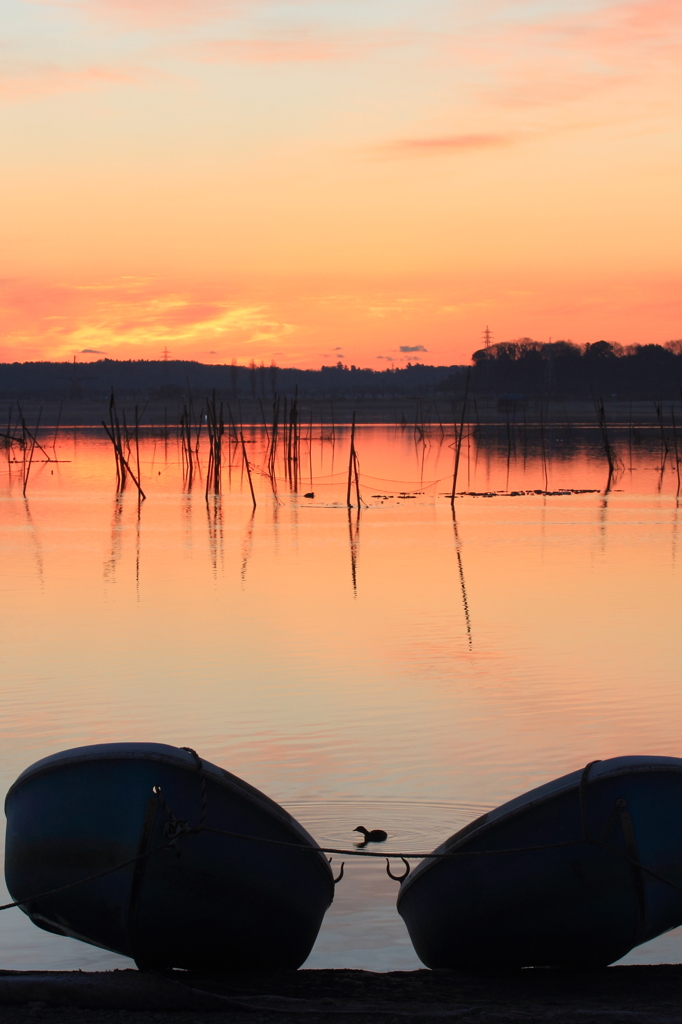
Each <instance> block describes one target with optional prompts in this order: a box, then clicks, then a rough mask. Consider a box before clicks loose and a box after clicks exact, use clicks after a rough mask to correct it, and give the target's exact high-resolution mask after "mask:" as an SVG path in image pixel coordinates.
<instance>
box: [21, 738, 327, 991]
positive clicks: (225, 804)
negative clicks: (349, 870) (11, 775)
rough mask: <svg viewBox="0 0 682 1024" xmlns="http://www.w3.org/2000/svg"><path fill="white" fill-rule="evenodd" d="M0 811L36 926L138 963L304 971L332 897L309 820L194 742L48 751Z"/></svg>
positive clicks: (24, 903) (25, 906)
mask: <svg viewBox="0 0 682 1024" xmlns="http://www.w3.org/2000/svg"><path fill="white" fill-rule="evenodd" d="M5 811H6V814H7V842H6V852H5V875H6V879H7V886H8V888H9V891H10V893H11V895H12V899H13V900H15V901H17V902H19V903H20V904H21V909H22V910H23V911H25V913H26V914H28V916H29V917H30V918H31V920H32V921H33V922H34V924H37V925H38V926H39V927H40V928H44V929H45V930H46V931H50V932H56V933H57V934H59V935H68V936H71V937H72V938H75V939H81V940H82V941H84V942H89V943H91V944H93V945H95V946H101V947H103V948H104V949H109V950H113V951H114V952H116V953H121V954H123V955H124V956H129V957H132V958H133V959H134V960H135V961H136V962H137V964H138V966H139V967H141V968H145V969H156V968H168V967H179V968H186V969H197V970H198V969H201V970H213V971H226V970H232V969H242V970H245V969H246V970H257V969H260V970H272V969H279V968H297V967H300V965H301V964H302V963H303V961H304V960H305V959H306V957H307V956H308V954H309V953H310V950H311V948H312V946H313V943H314V941H315V938H316V936H317V933H318V931H319V928H320V925H321V923H322V919H323V917H324V914H325V911H326V909H327V907H328V906H329V904H330V903H331V902H332V899H333V897H334V879H333V876H332V872H331V868H330V866H329V863H328V861H327V858H326V857H325V856H324V854H323V853H322V852H321V851H320V850H319V848H318V846H317V844H316V843H315V841H314V839H313V838H312V837H311V836H310V835H309V834H308V833H307V832H306V831H305V829H304V828H303V827H302V826H301V825H299V823H298V822H297V821H295V820H294V819H293V818H292V817H291V815H289V814H288V813H287V812H286V811H285V810H284V809H283V808H282V807H280V806H279V805H278V804H276V803H275V802H274V801H273V800H270V799H269V798H268V797H267V796H265V795H264V794H263V793H260V792H259V791H258V790H256V789H254V788H253V787H252V786H250V785H248V783H246V782H244V781H243V780H242V779H239V778H237V777H236V776H235V775H231V774H230V773H229V772H227V771H224V770H223V769H222V768H218V767H217V766H216V765H214V764H211V763H210V762H209V761H204V760H201V759H199V757H198V756H197V755H196V754H195V753H194V751H191V750H189V749H185V748H182V749H181V748H177V747H172V746H166V745H165V744H160V743H106V744H99V745H97V746H88V747H77V748H75V749H73V750H66V751H63V752H62V753H59V754H54V755H53V756H51V757H46V758H44V759H43V760H42V761H38V762H36V764H34V765H32V766H31V767H30V768H27V769H26V771H25V772H23V774H22V775H20V776H19V778H18V779H17V781H16V782H15V783H14V785H13V786H12V788H11V789H10V791H9V793H8V794H7V799H6V803H5ZM221 833H233V834H232V835H226V834H221ZM248 837H252V838H248ZM119 865H124V866H123V867H120V866H119ZM112 869H113V870H112ZM84 879H86V881H83V880H84ZM73 883H78V884H73ZM65 887H66V888H65ZM52 890H55V891H54V892H52ZM41 893H42V894H43V895H39V894H41ZM45 894H47V895H45ZM32 897H35V898H32Z"/></svg>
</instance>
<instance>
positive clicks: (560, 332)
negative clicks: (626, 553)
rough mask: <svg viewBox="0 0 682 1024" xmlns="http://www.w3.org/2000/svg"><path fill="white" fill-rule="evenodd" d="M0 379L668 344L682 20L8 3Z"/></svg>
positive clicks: (145, 0)
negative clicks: (108, 362)
mask: <svg viewBox="0 0 682 1024" xmlns="http://www.w3.org/2000/svg"><path fill="white" fill-rule="evenodd" d="M1 32H2V34H1V36H0V117H1V118H2V138H3V147H2V148H3V159H2V162H1V164H0V184H1V187H2V210H3V212H2V219H1V225H2V226H1V229H0V238H1V243H2V244H1V247H0V256H1V260H2V266H1V267H0V278H1V283H2V292H1V293H0V309H1V330H0V359H2V360H33V359H45V358H47V359H72V358H73V357H74V355H75V356H76V357H77V358H78V359H79V360H87V359H96V358H101V357H102V354H106V355H107V356H109V357H112V358H126V359H128V358H160V357H161V354H162V352H163V350H164V348H167V349H168V350H169V352H170V357H171V358H196V359H199V360H201V361H204V362H229V361H231V360H232V359H233V358H236V359H237V361H238V362H240V363H248V362H250V361H251V360H252V359H253V360H255V361H256V362H260V361H265V362H266V363H269V362H270V361H271V360H275V361H276V362H277V363H278V364H279V365H282V366H292V365H293V366H302V367H318V366H320V365H321V364H322V363H330V362H335V361H336V360H337V359H338V358H340V357H341V358H343V359H344V361H345V362H347V363H356V364H358V365H361V366H370V367H373V368H376V369H380V368H385V367H386V366H389V365H391V363H393V364H395V365H401V364H403V363H404V362H405V361H406V360H407V359H410V358H412V359H414V358H415V353H414V352H412V353H409V352H408V351H407V350H408V349H410V348H411V349H415V348H416V347H417V346H421V348H419V349H418V351H417V352H416V357H417V358H421V359H422V361H424V362H429V363H456V362H464V361H467V360H468V358H469V356H470V354H471V352H472V351H473V350H474V349H475V348H478V347H479V346H480V344H481V335H482V331H483V329H484V328H485V326H486V324H489V325H490V327H491V329H492V330H493V332H494V339H495V340H496V341H502V340H507V339H509V338H516V337H519V336H524V335H527V336H531V337H534V338H537V339H539V340H547V339H548V338H550V337H552V338H554V339H558V338H571V339H572V340H574V341H576V342H581V343H583V342H587V341H595V340H598V339H599V338H607V339H609V340H614V341H619V342H621V343H624V344H630V343H635V342H665V341H667V340H669V339H673V338H680V337H682V296H681V292H680V270H681V269H682V268H681V263H682V260H681V244H682V242H681V240H682V204H681V203H680V182H681V181H682V116H681V111H680V106H681V102H682V90H681V86H682V4H680V3H679V0H638V2H619V0H616V2H613V0H612V2H599V0H528V2H526V0H361V2H358V0H298V2H289V0H42V2H41V0H6V2H5V5H4V14H3V23H2V30H1Z"/></svg>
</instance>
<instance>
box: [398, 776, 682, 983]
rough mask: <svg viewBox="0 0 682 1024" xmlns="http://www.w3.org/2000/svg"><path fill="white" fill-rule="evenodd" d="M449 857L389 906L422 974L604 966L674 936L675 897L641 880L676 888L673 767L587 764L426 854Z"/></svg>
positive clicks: (681, 855)
mask: <svg viewBox="0 0 682 1024" xmlns="http://www.w3.org/2000/svg"><path fill="white" fill-rule="evenodd" d="M581 782H582V785H581ZM533 847H540V848H539V849H532V848H533ZM490 851H513V852H504V853H497V854H496V853H494V852H493V853H491V852H490ZM516 851H518V852H516ZM454 852H457V853H459V854H461V855H462V856H456V857H453V858H452V859H441V860H432V861H425V862H423V863H422V864H420V865H419V867H418V868H417V869H416V870H415V871H413V873H412V875H410V876H409V877H408V879H406V881H404V882H403V883H402V885H401V891H400V893H399V896H398V911H399V913H400V914H401V916H402V917H403V919H404V920H405V923H406V925H407V928H408V931H409V933H410V937H411V939H412V942H413V944H414V947H415V949H416V951H417V954H418V955H419V957H420V959H421V960H422V961H423V962H424V963H425V964H426V965H427V967H432V968H460V969H488V968H498V969H499V968H512V967H529V966H573V967H601V966H605V965H606V964H609V963H613V961H615V960H618V959H620V957H622V956H624V955H625V954H626V953H627V952H628V951H629V950H630V949H632V948H633V947H634V946H636V945H639V944H640V943H642V942H645V941H647V940H648V939H651V938H654V937H655V936H656V935H659V934H660V933H661V932H664V931H666V930H668V929H669V928H673V927H675V926H677V925H680V924H682V891H680V890H678V889H676V888H674V887H673V886H670V885H667V884H665V883H664V882H663V881H661V880H659V879H657V878H655V877H653V876H652V875H651V874H649V873H647V871H645V870H642V866H643V867H644V868H647V869H650V870H651V871H653V872H655V873H656V874H657V875H660V876H661V877H662V878H664V879H667V880H669V881H670V882H672V883H674V885H675V886H679V887H682V760H680V759H677V758H663V757H623V758H613V759H611V760H609V761H601V762H598V763H595V764H594V766H593V767H592V768H591V769H590V770H589V772H588V774H587V775H586V776H584V775H583V772H580V771H578V772H574V773H572V774H571V775H568V776H565V777H564V778H562V779H557V780H556V781H555V782H553V783H549V784H548V785H546V786H542V787H540V788H539V789H537V790H533V791H531V792H530V793H527V794H525V795H524V796H522V797H519V798H518V799H517V800H513V801H511V802H510V803H509V804H505V805H503V806H502V807H499V808H497V810H495V811H492V812H490V814H488V815H484V816H483V817H482V818H479V819H478V820H477V821H476V822H473V823H472V824H470V825H468V826H467V827H466V828H464V829H462V830H461V831H460V832H458V833H455V835H453V836H451V837H450V839H448V840H447V841H446V842H445V843H443V845H442V846H441V847H439V848H438V850H435V851H434V853H441V854H442V853H454Z"/></svg>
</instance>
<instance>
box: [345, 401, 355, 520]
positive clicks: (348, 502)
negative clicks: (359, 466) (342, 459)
mask: <svg viewBox="0 0 682 1024" xmlns="http://www.w3.org/2000/svg"><path fill="white" fill-rule="evenodd" d="M354 455H355V411H353V422H352V424H351V428H350V455H349V458H348V487H347V490H346V505H347V506H348V508H352V507H353V504H352V502H351V500H350V491H351V487H352V485H353V464H354V461H355V460H354Z"/></svg>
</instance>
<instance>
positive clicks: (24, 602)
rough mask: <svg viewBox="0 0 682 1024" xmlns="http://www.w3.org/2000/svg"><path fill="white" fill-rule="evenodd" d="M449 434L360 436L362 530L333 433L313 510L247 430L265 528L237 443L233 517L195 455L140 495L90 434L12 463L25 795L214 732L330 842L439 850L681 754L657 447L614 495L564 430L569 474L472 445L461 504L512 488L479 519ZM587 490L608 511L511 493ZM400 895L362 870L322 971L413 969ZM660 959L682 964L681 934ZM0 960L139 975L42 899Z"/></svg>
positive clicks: (7, 739)
mask: <svg viewBox="0 0 682 1024" xmlns="http://www.w3.org/2000/svg"><path fill="white" fill-rule="evenodd" d="M305 436H306V435H305V432H304V438H305ZM427 440H428V443H426V444H425V443H422V442H421V441H420V439H419V438H418V437H417V438H415V434H414V431H412V430H405V431H399V430H396V429H395V428H376V427H375V428H359V430H358V435H357V446H358V453H359V459H360V469H361V489H362V495H363V498H364V500H365V501H366V503H367V507H366V508H364V507H363V509H362V511H361V513H360V516H359V517H358V514H357V510H356V509H353V510H352V512H351V514H350V516H349V513H348V510H347V509H346V508H344V503H345V496H346V473H347V465H348V431H347V429H346V430H339V428H337V430H336V438H335V442H334V443H332V441H331V439H330V437H329V433H328V428H325V435H324V439H323V440H320V435H319V430H315V431H313V444H312V448H311V451H310V452H309V451H308V448H307V444H306V443H304V444H303V445H302V449H301V462H300V466H301V479H300V485H299V494H298V495H296V494H292V493H291V488H290V487H289V486H287V485H286V484H285V481H284V479H283V476H282V474H281V466H280V476H279V480H278V485H277V494H278V497H277V499H276V498H275V497H274V495H273V490H272V487H271V482H270V480H269V479H268V477H267V475H264V467H265V458H264V454H265V453H264V438H263V436H262V435H261V434H260V433H259V432H251V433H249V434H248V436H247V442H248V444H247V449H248V451H249V459H250V462H251V463H252V470H253V478H254V485H255V488H256V493H257V500H258V506H257V508H256V510H255V512H254V511H253V509H252V507H251V499H250V494H249V490H248V484H247V481H246V479H245V475H244V472H243V464H242V461H241V455H240V453H239V452H238V451H237V450H236V448H235V446H232V448H231V462H232V465H231V467H230V466H226V467H225V469H224V472H223V486H224V494H223V496H222V498H215V497H210V498H209V500H208V502H207V501H206V500H205V494H204V483H203V479H202V477H201V476H200V475H197V476H196V477H195V480H194V482H193V488H192V490H191V491H189V492H188V489H187V486H186V481H185V482H183V478H182V471H181V463H180V457H179V451H178V447H177V444H176V441H175V440H174V439H169V440H168V441H167V442H166V443H164V440H163V438H162V437H157V438H148V439H145V440H144V442H143V445H142V453H141V455H142V458H141V461H142V476H143V483H144V486H145V491H146V493H147V495H148V498H147V501H146V502H143V503H142V505H141V507H138V503H137V500H136V497H135V494H134V492H133V491H132V490H129V491H128V492H127V493H125V494H124V495H123V496H122V497H121V496H116V495H115V494H114V481H115V476H114V466H113V458H112V456H111V452H110V450H109V448H108V447H107V445H105V444H104V443H103V442H102V441H101V440H100V439H97V438H95V437H94V436H93V435H92V434H91V433H89V432H87V431H62V432H61V434H60V437H59V440H58V444H57V448H56V451H57V454H58V456H59V458H60V460H65V461H60V462H58V463H56V464H45V463H37V464H36V466H34V467H33V469H32V474H31V478H30V483H29V487H28V497H27V500H26V501H24V499H23V498H22V494H21V490H22V488H21V472H20V466H16V465H15V466H12V465H10V464H7V465H6V466H5V468H4V469H3V470H2V473H3V476H2V478H1V484H0V508H1V509H2V514H1V516H0V546H1V549H2V550H1V561H0V564H1V566H2V568H1V569H0V586H2V592H3V609H4V616H3V618H4V623H3V625H4V634H5V643H4V644H3V649H2V655H1V656H0V657H1V659H2V700H3V719H2V720H3V744H2V752H1V754H0V768H1V771H2V782H3V784H4V787H5V789H6V788H7V787H8V786H9V784H10V783H11V782H12V780H13V779H14V778H15V777H16V775H18V774H19V772H20V771H21V770H22V769H23V768H24V767H26V765H28V764H29V763H31V762H32V761H34V760H36V759H37V758H39V757H42V756H44V755H45V754H48V753H50V752H52V751H55V750H59V749H62V748H65V747H69V746H75V745H78V744H82V743H87V742H93V741H94V742H102V741H108V740H117V739H133V740H149V739H152V740H159V741H163V742H169V743H174V744H178V745H183V744H189V745H191V746H194V747H196V748H197V749H198V750H199V752H200V753H201V754H202V755H204V756H206V757H207V758H209V759H210V760H212V761H215V762H216V763H218V764H221V765H223V766H225V767H226V768H229V769H230V770H231V771H233V772H235V773H236V774H238V775H241V776H243V777H244V778H246V779H248V780H249V781H250V782H251V783H253V784H254V785H256V786H258V787H260V788H261V789H263V790H265V791H266V792H267V793H269V794H270V795H271V796H273V797H274V798H275V799H277V800H279V801H280V802H282V803H283V804H284V805H285V806H287V807H289V808H290V809H291V810H292V812H293V813H294V814H296V816H297V817H299V818H300V820H301V821H302V822H303V823H304V824H305V825H306V827H308V828H309V829H310V830H311V831H312V832H313V834H314V835H315V836H316V837H317V838H318V839H320V840H325V841H327V840H333V842H334V843H341V842H343V843H344V844H347V843H349V842H352V840H353V839H355V838H357V836H354V835H353V833H352V829H353V828H354V827H355V825H358V824H365V825H367V826H368V827H382V828H386V829H387V830H388V831H389V833H391V836H393V835H395V836H396V837H399V838H400V842H401V844H403V848H405V845H404V844H408V848H413V849H418V848H423V847H424V844H425V843H426V844H427V848H429V847H430V846H433V845H436V844H437V843H438V842H440V841H441V840H442V839H443V838H444V837H445V836H446V835H448V834H450V833H451V832H452V831H454V830H455V829H456V828H458V827H459V826H460V825H462V824H465V823H466V821H467V820H470V819H471V818H473V817H475V816H476V815H477V814H478V813H479V812H480V809H481V808H483V807H490V806H493V805H495V804H497V803H500V802H501V801H503V800H505V799H508V798H510V797H512V796H514V795H515V794H517V793H519V792H522V791H523V790H525V789H528V788H530V787H531V786H533V785H536V784H538V783H540V782H542V781H545V780H547V779H549V778H552V777H554V776H556V775H559V774H562V773H563V772H566V771H569V770H571V769H574V768H576V767H579V766H580V765H582V764H585V763H586V762H587V761H589V760H592V759H594V758H597V757H602V758H603V757H610V756H614V755H616V754H622V753H652V754H658V753H661V754H663V753H667V754H673V755H678V754H680V752H681V751H682V747H681V746H680V740H679V736H680V733H681V730H680V725H681V717H682V716H681V711H682V692H681V691H680V687H679V667H680V654H679V651H680V639H679V637H680V628H679V627H680V611H679V609H680V607H681V603H680V577H679V572H678V563H679V553H678V547H679V539H678V528H679V515H680V512H679V507H678V506H679V500H678V499H677V498H676V490H677V478H676V473H675V471H674V468H673V466H672V462H671V460H670V458H669V457H668V460H667V462H666V466H665V469H664V472H663V473H662V474H661V470H660V466H661V462H662V460H661V452H660V445H659V442H658V439H657V438H656V437H655V435H654V434H645V435H644V437H643V438H642V437H639V438H636V439H635V441H636V443H635V444H634V445H633V443H632V439H631V438H628V436H627V432H623V434H622V436H621V437H619V438H616V444H617V449H618V452H619V455H620V457H621V462H622V469H621V471H620V473H619V474H617V475H616V477H615V478H614V479H613V480H612V481H611V490H610V493H608V494H605V493H604V488H605V484H606V478H607V472H606V464H605V460H604V457H603V452H602V451H601V450H600V448H599V444H598V442H597V441H595V438H594V435H592V436H587V437H577V436H573V437H566V436H558V437H557V438H556V439H554V440H553V441H552V445H553V446H554V449H556V448H559V447H560V449H561V450H560V452H556V451H555V450H550V445H549V439H545V441H546V444H545V452H544V458H543V451H542V449H541V446H540V444H539V442H538V439H537V437H535V438H533V437H527V438H526V439H525V442H526V443H524V438H523V437H522V436H521V434H520V433H518V432H517V435H516V437H515V439H514V444H513V445H510V446H508V445H507V439H506V437H505V435H504V433H501V434H500V435H499V436H498V437H495V438H492V439H489V440H487V441H486V440H485V439H484V440H483V441H480V440H479V439H477V438H475V437H471V438H467V439H466V440H465V443H464V446H463V451H462V459H461V462H460V471H459V479H458V490H469V491H475V492H477V493H479V494H482V493H497V496H496V497H470V496H464V497H461V498H458V499H457V501H456V520H455V522H453V517H452V512H451V508H450V502H449V499H448V498H447V497H446V496H445V495H447V492H448V489H449V488H450V486H451V481H452V469H453V450H452V438H451V437H447V436H446V437H445V438H443V437H442V435H441V434H440V431H439V430H438V429H437V428H436V429H435V430H434V431H433V432H432V435H431V437H430V439H427ZM227 450H229V446H226V451H227ZM630 459H631V460H632V468H630ZM545 472H546V473H547V477H548V484H549V487H547V488H546V487H545V486H544V484H545ZM569 488H573V489H576V490H582V491H584V492H585V493H580V494H563V495H556V494H555V495H549V496H547V495H544V494H536V493H522V494H517V495H516V496H514V497H510V496H508V493H498V492H509V491H510V490H516V491H524V492H530V491H532V492H535V491H536V490H547V489H549V490H554V491H556V490H560V489H569ZM310 491H312V492H314V494H315V498H314V499H310V498H307V499H306V498H303V497H302V495H303V493H306V492H307V493H309V492H310ZM408 494H413V495H414V497H407V495H408ZM401 495H403V497H401ZM359 813H360V814H361V817H362V818H364V819H366V820H355V818H357V817H358V814H359ZM391 841H392V840H391ZM396 890H397V885H396V884H395V883H393V882H391V881H390V880H389V879H388V878H387V876H386V875H385V873H384V868H383V864H382V862H380V861H378V862H374V861H372V862H369V863H367V862H362V863H360V862H357V861H354V862H353V863H352V865H350V866H347V869H346V878H345V879H344V881H343V883H342V885H341V886H339V890H338V892H337V900H336V902H335V904H334V907H333V910H332V911H331V912H330V914H329V915H328V918H327V920H326V922H325V926H324V929H323V932H322V934H321V936H320V940H319V942H318V946H317V947H316V949H315V951H314V952H313V956H312V959H311V964H312V965H314V966H335V965H338V966H367V967H375V968H376V969H388V968H391V967H409V966H413V965H415V964H416V960H415V958H414V954H413V953H412V951H411V947H410V946H409V942H408V940H407V936H406V933H405V930H404V927H403V925H402V922H401V921H400V919H399V918H398V916H397V914H396V913H395V909H394V900H395V895H396ZM657 941H658V945H656V946H655V947H654V952H652V953H650V954H649V955H651V956H652V957H653V958H655V959H656V958H661V957H663V958H665V959H675V960H679V959H680V952H682V950H680V951H679V952H678V951H677V950H678V948H679V943H678V940H677V937H676V935H675V933H671V935H670V936H667V937H665V938H664V939H661V940H657ZM0 947H1V948H2V949H3V963H4V965H5V966H6V967H11V966H25V965H32V966H39V967H56V966H74V967H77V966H82V967H88V966H95V965H97V964H105V963H107V964H108V963H114V962H124V961H122V958H116V957H113V956H112V955H110V954H106V953H103V952H102V951H97V950H94V949H90V948H88V947H85V946H82V945H80V944H79V943H72V942H71V941H70V940H66V939H60V938H56V937H52V936H49V935H46V934H42V933H40V932H38V930H37V929H35V928H34V927H33V926H32V925H30V924H29V923H28V922H27V921H26V919H24V918H23V916H22V915H21V914H20V912H18V911H10V912H6V913H4V914H3V915H0ZM657 950H658V952H657ZM661 950H663V951H662V952H661ZM642 955H647V953H646V949H645V948H643V949H642V950H641V951H639V952H638V953H636V954H633V957H641V956H642Z"/></svg>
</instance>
